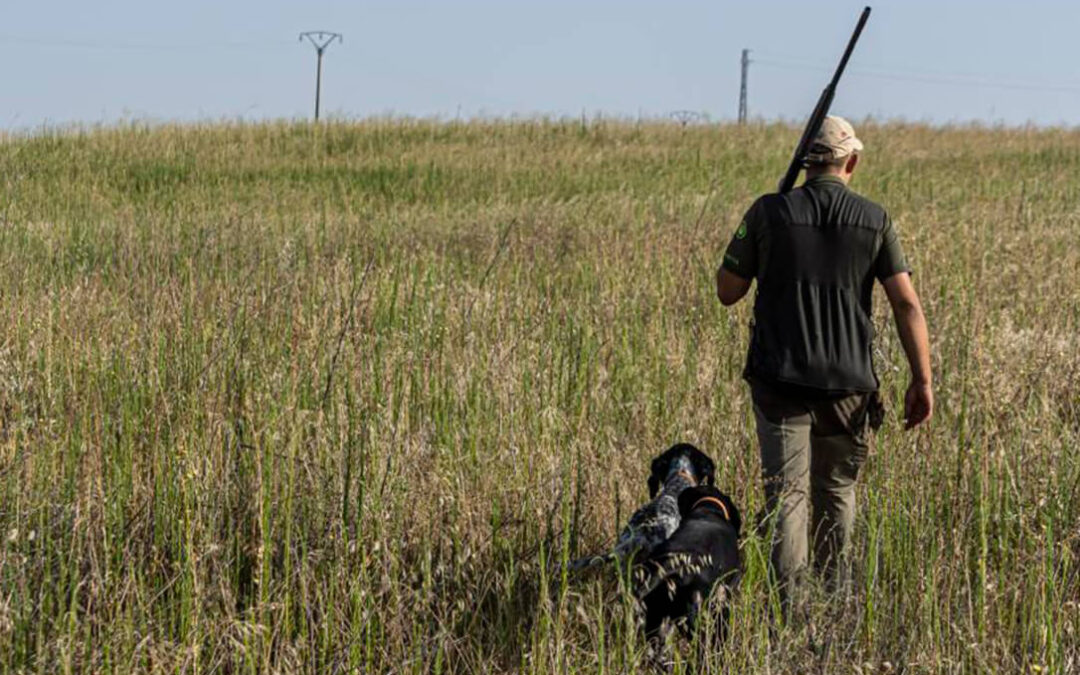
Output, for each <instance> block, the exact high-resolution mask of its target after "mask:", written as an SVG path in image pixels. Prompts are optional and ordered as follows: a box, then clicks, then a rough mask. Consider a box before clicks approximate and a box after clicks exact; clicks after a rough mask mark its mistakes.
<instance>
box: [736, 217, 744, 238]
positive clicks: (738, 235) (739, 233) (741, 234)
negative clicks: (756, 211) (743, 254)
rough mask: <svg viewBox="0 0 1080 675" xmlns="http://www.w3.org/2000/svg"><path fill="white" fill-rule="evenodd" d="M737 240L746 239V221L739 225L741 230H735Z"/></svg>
mask: <svg viewBox="0 0 1080 675" xmlns="http://www.w3.org/2000/svg"><path fill="white" fill-rule="evenodd" d="M735 238H736V239H746V221H745V220H744V221H742V222H741V223H739V229H737V230H735Z"/></svg>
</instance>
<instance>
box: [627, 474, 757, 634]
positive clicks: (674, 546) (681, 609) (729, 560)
mask: <svg viewBox="0 0 1080 675" xmlns="http://www.w3.org/2000/svg"><path fill="white" fill-rule="evenodd" d="M679 511H680V513H681V514H682V522H681V524H680V525H679V529H677V530H675V533H674V534H672V535H671V537H670V538H669V539H668V540H667V541H665V542H663V543H662V544H660V545H659V546H657V547H656V548H655V549H654V550H653V552H652V555H650V556H649V557H648V559H646V560H645V561H644V562H642V563H641V564H640V565H639V566H638V567H637V568H636V570H635V573H634V581H635V595H636V596H637V598H638V600H639V601H640V603H641V605H642V608H643V609H644V613H645V635H646V637H647V638H648V640H649V642H650V643H651V644H653V645H654V646H655V645H657V644H658V643H662V642H663V639H664V637H665V636H666V635H667V631H668V630H669V628H670V626H668V627H665V625H666V624H665V620H668V619H670V620H671V622H673V623H676V624H677V625H679V626H680V628H681V629H682V631H683V633H684V635H686V637H687V638H690V637H692V635H693V632H694V627H695V625H696V623H697V619H698V616H699V615H700V613H701V609H702V606H703V605H704V603H705V602H706V601H708V600H709V595H710V593H711V592H713V587H714V586H716V585H717V584H718V583H719V585H720V586H721V588H720V589H718V590H717V592H723V593H724V594H725V595H724V597H723V598H717V599H715V601H718V602H721V603H723V606H722V609H721V616H720V625H719V627H718V630H717V636H718V637H719V638H720V639H723V637H724V634H725V632H726V627H727V624H728V618H729V614H730V609H729V608H728V606H727V596H729V595H730V593H731V591H733V590H734V589H735V586H736V585H737V584H738V581H739V576H740V574H741V572H742V563H741V560H740V558H739V531H740V530H741V529H742V517H741V516H740V515H739V509H737V508H736V507H735V504H734V502H732V501H731V498H730V497H728V496H727V495H725V494H724V493H722V492H720V491H719V490H717V489H716V488H714V487H711V486H710V487H694V488H689V489H687V490H684V491H683V493H682V494H681V495H679Z"/></svg>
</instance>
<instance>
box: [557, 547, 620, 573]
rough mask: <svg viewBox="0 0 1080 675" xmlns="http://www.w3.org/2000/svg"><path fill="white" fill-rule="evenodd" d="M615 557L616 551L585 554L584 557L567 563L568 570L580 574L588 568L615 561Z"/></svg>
mask: <svg viewBox="0 0 1080 675" xmlns="http://www.w3.org/2000/svg"><path fill="white" fill-rule="evenodd" d="M615 558H616V553H615V552H614V551H611V552H609V553H605V554H603V555H589V556H585V557H584V558H578V559H577V560H572V561H570V562H569V563H567V564H566V570H567V571H568V572H570V573H571V574H579V573H581V572H584V571H585V570H587V569H592V568H593V567H600V566H601V565H606V564H608V563H610V562H612V561H614V560H615Z"/></svg>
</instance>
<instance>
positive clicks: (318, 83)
mask: <svg viewBox="0 0 1080 675" xmlns="http://www.w3.org/2000/svg"><path fill="white" fill-rule="evenodd" d="M304 38H307V40H308V42H310V43H311V46H312V47H314V48H315V52H316V53H317V54H318V55H319V56H318V65H317V66H316V69H315V121H316V122H318V121H319V95H320V94H321V93H322V57H323V52H325V51H326V48H327V47H329V46H330V44H331V43H332V42H333V41H334V40H337V41H338V42H339V43H340V42H342V39H341V33H331V32H330V31H328V30H310V31H306V32H304V33H300V41H301V42H303V41H304Z"/></svg>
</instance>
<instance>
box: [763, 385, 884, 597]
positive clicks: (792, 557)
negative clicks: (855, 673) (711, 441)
mask: <svg viewBox="0 0 1080 675" xmlns="http://www.w3.org/2000/svg"><path fill="white" fill-rule="evenodd" d="M752 394H753V400H754V413H755V416H756V417H757V433H758V441H759V442H760V445H761V473H762V477H763V479H764V482H765V500H766V508H767V509H768V513H769V515H770V518H771V521H770V524H771V526H772V528H771V529H772V532H773V541H772V569H773V574H774V575H775V578H776V581H777V583H778V584H779V588H780V598H781V603H782V606H783V607H784V609H785V613H786V611H787V609H788V607H789V605H790V604H791V601H792V596H793V595H795V594H797V591H798V587H799V586H800V583H799V582H800V580H801V578H802V576H803V575H804V573H805V570H806V568H807V566H808V559H809V548H810V546H809V541H810V538H811V537H812V538H813V542H814V544H813V548H814V566H815V567H816V568H817V570H818V571H819V572H821V573H822V574H823V575H824V576H825V580H826V585H827V587H828V588H829V589H830V591H835V590H837V589H838V588H839V587H840V586H841V585H842V584H843V583H844V581H845V579H846V577H847V560H846V552H847V547H848V540H849V539H850V538H851V531H852V529H853V526H854V523H855V478H856V477H857V476H858V473H859V467H860V466H862V464H863V462H864V461H865V460H866V456H867V452H868V449H869V437H870V433H869V428H868V425H867V406H868V405H869V401H870V394H853V395H850V396H845V397H843V398H835V399H811V400H807V399H800V398H795V397H793V396H791V395H786V394H785V393H782V392H778V391H776V390H775V389H772V388H770V387H767V386H765V385H761V384H755V385H754V386H753V387H752Z"/></svg>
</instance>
